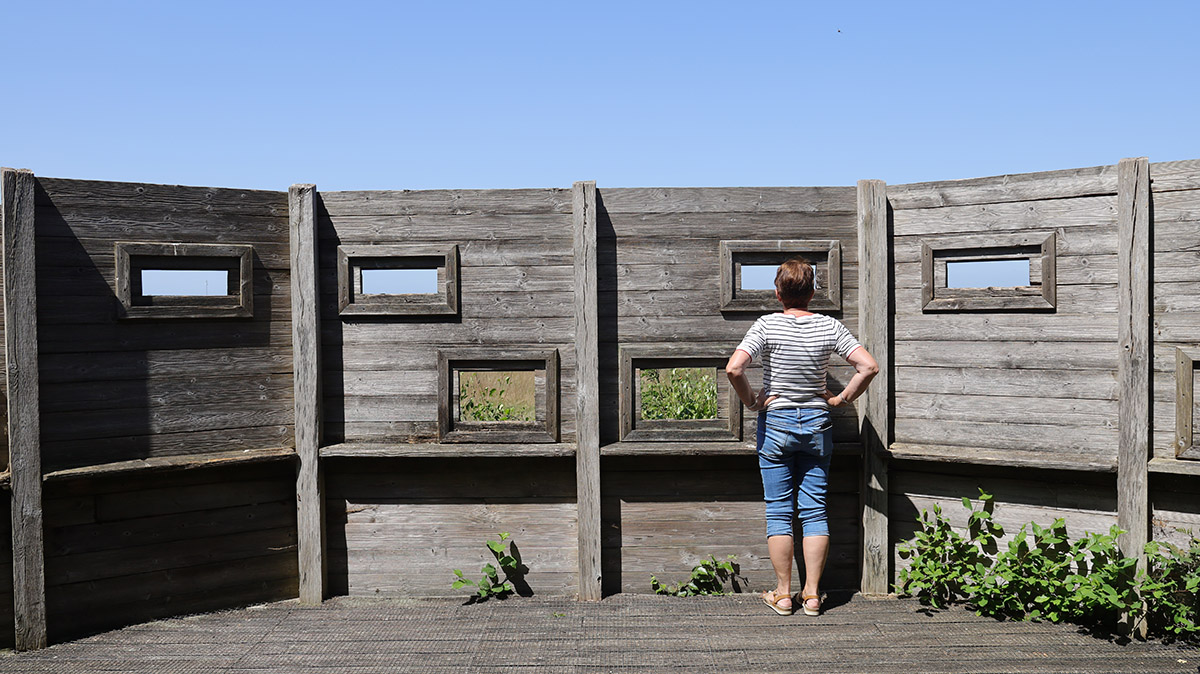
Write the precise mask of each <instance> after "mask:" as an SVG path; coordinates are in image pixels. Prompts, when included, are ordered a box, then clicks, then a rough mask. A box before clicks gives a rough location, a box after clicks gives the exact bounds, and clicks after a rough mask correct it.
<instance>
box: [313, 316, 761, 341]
mask: <svg viewBox="0 0 1200 674" xmlns="http://www.w3.org/2000/svg"><path fill="white" fill-rule="evenodd" d="M748 325H749V324H747V327H748ZM574 332H575V319H574V318H569V317H561V318H531V319H529V320H526V321H517V320H512V319H508V318H496V319H493V320H484V319H479V320H475V321H470V322H465V323H453V322H449V323H441V322H436V323H435V322H428V323H404V324H403V325H398V324H392V323H384V322H378V321H374V322H333V321H325V322H323V323H322V325H321V342H322V344H328V345H342V344H349V343H357V344H370V345H372V346H374V347H375V348H386V347H387V345H388V344H392V343H404V342H420V343H426V344H458V345H473V344H480V345H482V344H488V345H505V346H508V345H514V346H515V345H526V344H529V345H532V344H539V345H542V344H544V345H559V346H567V345H569V344H571V343H572V342H573V341H574Z"/></svg>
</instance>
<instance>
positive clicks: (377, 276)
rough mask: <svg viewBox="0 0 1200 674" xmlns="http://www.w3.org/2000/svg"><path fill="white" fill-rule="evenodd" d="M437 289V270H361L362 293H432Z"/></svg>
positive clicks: (435, 292)
mask: <svg viewBox="0 0 1200 674" xmlns="http://www.w3.org/2000/svg"><path fill="white" fill-rule="evenodd" d="M437 291H438V270H437V268H436V267H435V268H433V269H366V268H364V269H363V270H362V294H364V295H433V294H437Z"/></svg>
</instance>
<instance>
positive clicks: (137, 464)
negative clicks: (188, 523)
mask: <svg viewBox="0 0 1200 674" xmlns="http://www.w3.org/2000/svg"><path fill="white" fill-rule="evenodd" d="M295 456H296V450H294V449H292V448H291V447H266V448H262V449H235V450H230V451H223V452H209V453H205V454H198V455H197V454H189V455H185V456H148V457H145V458H139V459H132V460H129V461H116V462H113V463H104V464H96V465H90V466H81V467H79V468H67V469H63V470H54V471H50V472H48V473H46V474H45V475H43V476H42V479H43V481H45V482H55V481H59V480H74V479H78V478H85V477H97V476H104V475H122V476H126V475H129V474H131V473H153V472H163V471H175V470H193V469H196V468H215V467H218V466H228V465H234V464H236V465H244V464H251V463H264V462H268V461H282V460H289V459H292V458H293V457H295ZM47 520H49V516H47ZM55 522H57V520H55Z"/></svg>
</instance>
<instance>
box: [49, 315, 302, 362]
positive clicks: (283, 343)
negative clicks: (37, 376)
mask: <svg viewBox="0 0 1200 674" xmlns="http://www.w3.org/2000/svg"><path fill="white" fill-rule="evenodd" d="M44 332H45V333H46V334H44V335H43V336H42V337H41V339H40V340H39V341H38V346H39V347H40V350H41V351H42V352H44V353H47V354H50V353H110V352H129V351H139V352H144V351H153V350H162V349H171V348H177V349H204V348H213V349H231V348H243V347H246V346H248V345H260V346H263V347H270V348H277V347H278V348H285V347H289V346H290V345H291V333H292V326H291V323H290V321H270V322H267V321H257V320H256V321H253V322H243V321H229V320H224V321H222V320H218V319H211V320H204V321H200V320H196V321H184V322H182V323H181V322H179V321H163V322H161V323H160V322H154V323H147V322H141V323H115V322H114V323H111V324H108V325H105V324H89V325H88V326H87V330H86V332H84V331H81V330H66V329H64V328H63V327H62V326H59V327H58V328H57V329H48V330H45V331H44Z"/></svg>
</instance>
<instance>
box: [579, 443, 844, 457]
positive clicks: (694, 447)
mask: <svg viewBox="0 0 1200 674" xmlns="http://www.w3.org/2000/svg"><path fill="white" fill-rule="evenodd" d="M833 453H834V455H836V456H842V455H849V456H857V455H859V454H862V445H860V444H859V443H857V442H839V443H835V444H834V445H833ZM738 454H754V445H752V444H746V443H744V442H614V443H612V444H608V445H604V446H602V447H601V448H600V455H601V456H722V455H738Z"/></svg>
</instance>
